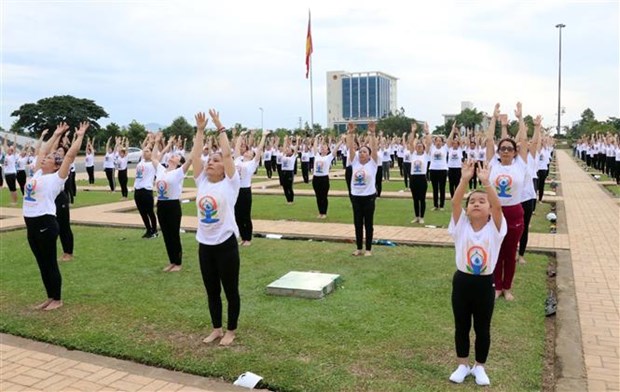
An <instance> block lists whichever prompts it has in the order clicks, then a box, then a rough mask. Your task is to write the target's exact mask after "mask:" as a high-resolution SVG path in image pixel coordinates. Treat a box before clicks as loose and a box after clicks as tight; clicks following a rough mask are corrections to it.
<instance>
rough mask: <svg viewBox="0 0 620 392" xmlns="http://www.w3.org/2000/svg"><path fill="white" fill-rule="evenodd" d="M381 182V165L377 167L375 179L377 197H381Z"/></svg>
mask: <svg viewBox="0 0 620 392" xmlns="http://www.w3.org/2000/svg"><path fill="white" fill-rule="evenodd" d="M382 181H383V165H379V166H377V175H376V177H375V189H376V190H377V197H381V191H382V189H383V187H382Z"/></svg>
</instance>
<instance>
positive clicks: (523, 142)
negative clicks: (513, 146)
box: [515, 102, 527, 162]
mask: <svg viewBox="0 0 620 392" xmlns="http://www.w3.org/2000/svg"><path fill="white" fill-rule="evenodd" d="M515 116H516V117H517V119H518V120H519V132H517V137H516V139H517V140H516V141H517V146H518V147H519V156H520V157H521V159H523V161H525V162H527V125H525V121H523V107H522V106H521V102H517V109H516V110H515Z"/></svg>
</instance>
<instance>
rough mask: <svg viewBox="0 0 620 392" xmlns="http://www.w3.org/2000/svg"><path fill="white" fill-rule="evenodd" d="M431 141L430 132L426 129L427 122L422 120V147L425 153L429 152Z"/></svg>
mask: <svg viewBox="0 0 620 392" xmlns="http://www.w3.org/2000/svg"><path fill="white" fill-rule="evenodd" d="M431 143H432V138H431V132H430V130H429V129H428V123H427V122H424V148H425V151H426V153H427V154H430V153H431Z"/></svg>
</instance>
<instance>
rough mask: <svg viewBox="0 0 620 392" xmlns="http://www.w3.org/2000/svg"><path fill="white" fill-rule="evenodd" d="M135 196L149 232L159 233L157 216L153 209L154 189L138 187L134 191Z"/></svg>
mask: <svg viewBox="0 0 620 392" xmlns="http://www.w3.org/2000/svg"><path fill="white" fill-rule="evenodd" d="M133 197H134V201H135V202H136V207H138V211H139V212H140V216H141V217H142V222H144V227H146V231H147V233H150V234H153V233H157V218H156V217H155V212H154V211H153V206H154V203H153V191H151V190H148V189H136V190H135V192H134V193H133Z"/></svg>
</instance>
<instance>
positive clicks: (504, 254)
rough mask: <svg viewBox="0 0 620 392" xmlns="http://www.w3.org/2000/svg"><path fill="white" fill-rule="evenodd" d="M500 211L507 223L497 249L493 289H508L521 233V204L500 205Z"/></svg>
mask: <svg viewBox="0 0 620 392" xmlns="http://www.w3.org/2000/svg"><path fill="white" fill-rule="evenodd" d="M502 212H503V213H504V217H505V218H506V223H507V224H508V232H507V233H506V237H504V241H503V242H502V247H501V248H500V250H499V257H498V259H497V265H496V266H495V271H494V272H493V275H494V277H495V290H496V291H499V290H510V288H511V287H512V280H513V279H514V276H515V266H516V264H517V247H518V246H519V240H520V239H521V235H522V234H523V229H524V227H523V207H521V204H517V205H514V206H507V207H502Z"/></svg>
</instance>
